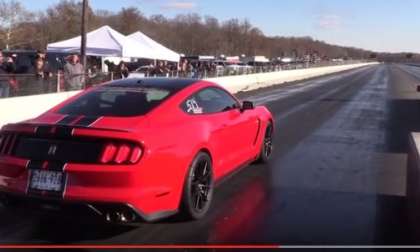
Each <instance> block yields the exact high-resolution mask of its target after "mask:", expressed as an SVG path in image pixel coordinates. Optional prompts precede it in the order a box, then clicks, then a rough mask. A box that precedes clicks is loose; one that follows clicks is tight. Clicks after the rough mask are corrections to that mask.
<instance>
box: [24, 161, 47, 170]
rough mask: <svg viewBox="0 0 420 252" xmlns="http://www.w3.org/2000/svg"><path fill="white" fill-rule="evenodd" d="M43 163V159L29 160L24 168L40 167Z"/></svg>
mask: <svg viewBox="0 0 420 252" xmlns="http://www.w3.org/2000/svg"><path fill="white" fill-rule="evenodd" d="M43 163H44V162H43V161H37V160H30V161H29V163H28V165H27V167H26V168H27V169H29V170H34V169H42V164H43Z"/></svg>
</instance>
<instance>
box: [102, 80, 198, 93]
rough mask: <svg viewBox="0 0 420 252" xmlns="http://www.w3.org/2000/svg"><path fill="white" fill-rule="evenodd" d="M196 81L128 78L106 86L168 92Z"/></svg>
mask: <svg viewBox="0 0 420 252" xmlns="http://www.w3.org/2000/svg"><path fill="white" fill-rule="evenodd" d="M199 81H200V80H197V79H186V78H129V79H121V80H116V81H113V82H110V83H108V84H106V85H105V86H107V87H149V88H152V87H153V88H161V89H166V90H170V91H175V92H177V91H180V90H182V89H184V88H186V87H189V86H192V85H193V84H195V83H198V82H199Z"/></svg>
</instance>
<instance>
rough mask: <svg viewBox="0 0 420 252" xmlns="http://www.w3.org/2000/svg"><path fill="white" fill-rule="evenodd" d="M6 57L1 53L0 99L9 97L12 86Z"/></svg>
mask: <svg viewBox="0 0 420 252" xmlns="http://www.w3.org/2000/svg"><path fill="white" fill-rule="evenodd" d="M4 59H5V58H4V55H3V53H2V52H1V51H0V98H6V97H9V93H10V85H9V77H8V74H9V73H8V71H7V62H6V61H5V60H4Z"/></svg>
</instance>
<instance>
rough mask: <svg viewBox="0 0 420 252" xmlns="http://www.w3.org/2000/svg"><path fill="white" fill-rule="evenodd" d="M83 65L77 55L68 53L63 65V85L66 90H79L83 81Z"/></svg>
mask: <svg viewBox="0 0 420 252" xmlns="http://www.w3.org/2000/svg"><path fill="white" fill-rule="evenodd" d="M84 77H85V76H84V70H83V65H82V64H80V62H79V57H78V56H77V55H70V56H69V57H68V60H67V64H66V65H65V66H64V87H65V89H66V91H72V90H80V89H82V88H83V83H84V79H85V78H84Z"/></svg>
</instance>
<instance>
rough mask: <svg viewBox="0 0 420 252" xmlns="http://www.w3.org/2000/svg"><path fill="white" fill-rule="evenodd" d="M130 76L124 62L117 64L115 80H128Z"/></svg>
mask: <svg viewBox="0 0 420 252" xmlns="http://www.w3.org/2000/svg"><path fill="white" fill-rule="evenodd" d="M129 75H130V70H129V69H128V67H127V65H126V64H125V62H124V61H121V62H120V64H118V68H117V72H116V73H115V76H114V77H115V79H125V78H128V76H129Z"/></svg>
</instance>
